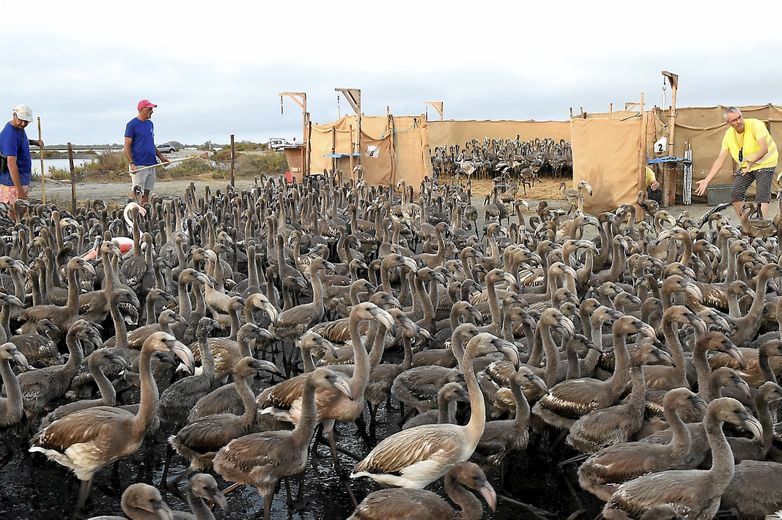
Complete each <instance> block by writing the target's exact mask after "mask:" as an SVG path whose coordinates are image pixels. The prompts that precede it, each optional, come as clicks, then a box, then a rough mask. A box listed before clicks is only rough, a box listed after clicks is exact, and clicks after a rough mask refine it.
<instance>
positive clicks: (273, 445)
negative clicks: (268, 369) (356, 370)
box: [212, 367, 353, 520]
mask: <svg viewBox="0 0 782 520" xmlns="http://www.w3.org/2000/svg"><path fill="white" fill-rule="evenodd" d="M316 390H322V391H325V390H327V391H337V392H340V393H342V394H344V395H345V396H346V397H347V398H348V399H351V398H352V397H353V393H352V391H351V388H350V384H349V382H348V380H347V378H345V376H344V375H342V374H340V373H339V372H335V371H334V370H331V369H330V368H327V367H321V368H316V369H315V370H314V371H312V372H310V373H309V374H307V376H306V381H305V382H304V389H303V392H302V397H301V399H302V402H301V415H300V416H299V421H298V423H297V424H296V427H295V428H294V429H293V430H277V431H268V432H260V433H252V434H250V435H245V436H243V437H239V438H238V439H234V440H232V441H231V442H229V443H228V445H226V446H225V447H223V448H221V449H220V451H218V452H217V455H215V457H214V459H213V461H212V465H213V467H214V470H215V472H216V473H217V474H219V475H220V476H221V477H223V478H224V479H225V480H227V481H230V482H235V483H237V484H246V485H250V486H254V487H255V488H256V489H257V490H258V493H259V494H260V495H262V496H263V497H264V501H263V517H264V519H265V520H269V517H270V514H271V507H272V501H273V499H274V494H275V492H276V489H277V485H278V483H279V481H280V479H283V478H287V477H290V476H293V475H298V474H300V473H302V472H303V471H304V469H305V467H306V465H307V459H308V448H309V444H310V441H311V440H312V435H313V434H314V433H315V426H316V425H317V423H318V413H317V409H316V406H315V392H316Z"/></svg>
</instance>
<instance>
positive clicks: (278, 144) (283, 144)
mask: <svg viewBox="0 0 782 520" xmlns="http://www.w3.org/2000/svg"><path fill="white" fill-rule="evenodd" d="M267 145H268V146H269V149H270V150H274V151H275V152H276V151H279V150H282V149H283V148H288V147H290V146H294V145H293V144H292V143H290V142H288V141H286V140H285V139H283V138H281V137H272V138H271V139H269V142H268V143H267Z"/></svg>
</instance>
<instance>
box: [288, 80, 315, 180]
mask: <svg viewBox="0 0 782 520" xmlns="http://www.w3.org/2000/svg"><path fill="white" fill-rule="evenodd" d="M283 96H284V97H289V98H291V99H292V100H293V102H294V103H296V104H297V105H299V107H300V108H301V112H302V124H301V139H302V144H301V145H302V147H303V149H302V151H301V176H302V178H304V176H305V175H309V173H310V163H309V161H310V156H311V148H310V138H312V123H311V122H310V113H309V112H307V93H306V92H281V93H280V112H282V99H283ZM291 173H293V172H291Z"/></svg>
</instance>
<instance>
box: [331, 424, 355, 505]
mask: <svg viewBox="0 0 782 520" xmlns="http://www.w3.org/2000/svg"><path fill="white" fill-rule="evenodd" d="M329 447H330V448H331V458H332V460H333V461H334V471H335V472H336V473H337V476H338V477H339V479H340V480H341V481H342V483H343V484H344V485H345V489H346V490H347V492H348V495H350V500H351V501H352V502H353V507H354V508H355V507H358V500H356V495H355V494H353V489H352V488H351V487H350V481H349V480H348V478H347V475H345V473H344V471H342V467H341V466H340V465H339V458H338V457H337V441H336V439H335V438H334V428H332V429H331V430H330V431H329ZM357 460H358V459H357Z"/></svg>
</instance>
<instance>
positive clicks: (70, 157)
mask: <svg viewBox="0 0 782 520" xmlns="http://www.w3.org/2000/svg"><path fill="white" fill-rule="evenodd" d="M68 166H70V171H71V212H72V213H73V214H74V215H75V214H76V172H75V171H74V166H73V145H72V144H71V143H68Z"/></svg>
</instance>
